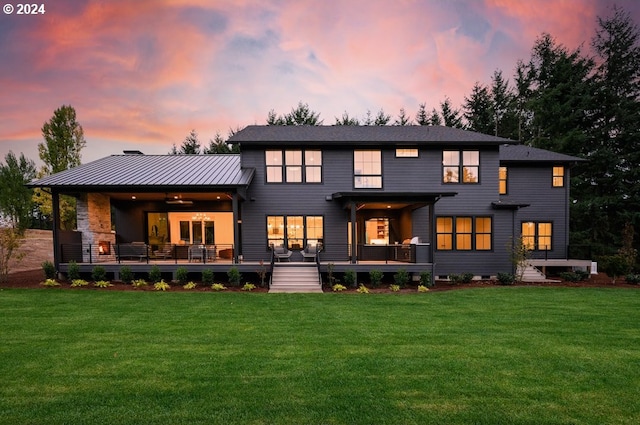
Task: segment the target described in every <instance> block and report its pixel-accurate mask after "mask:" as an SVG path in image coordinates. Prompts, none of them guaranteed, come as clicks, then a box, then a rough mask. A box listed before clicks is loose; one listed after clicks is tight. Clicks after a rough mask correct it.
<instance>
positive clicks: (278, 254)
mask: <svg viewBox="0 0 640 425" xmlns="http://www.w3.org/2000/svg"><path fill="white" fill-rule="evenodd" d="M291 254H293V251H290V250H288V249H287V248H285V247H284V246H276V247H274V248H273V256H274V257H275V258H276V260H278V261H282V260H287V261H289V259H290V258H291Z"/></svg>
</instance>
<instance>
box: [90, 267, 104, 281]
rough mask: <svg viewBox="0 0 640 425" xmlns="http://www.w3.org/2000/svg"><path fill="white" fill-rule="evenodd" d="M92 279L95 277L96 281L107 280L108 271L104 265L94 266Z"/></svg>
mask: <svg viewBox="0 0 640 425" xmlns="http://www.w3.org/2000/svg"><path fill="white" fill-rule="evenodd" d="M91 279H93V281H94V282H98V281H100V280H107V271H106V270H105V268H104V267H102V266H94V267H93V270H92V271H91Z"/></svg>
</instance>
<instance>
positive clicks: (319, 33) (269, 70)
mask: <svg viewBox="0 0 640 425" xmlns="http://www.w3.org/2000/svg"><path fill="white" fill-rule="evenodd" d="M7 3H10V4H12V5H14V6H17V1H12V0H4V1H0V4H2V5H5V4H7ZM38 3H39V4H44V6H45V10H46V12H45V14H44V15H30V16H25V15H18V14H17V11H16V10H14V12H13V13H12V14H7V13H6V9H5V10H4V12H5V13H0V155H1V158H0V160H2V161H3V160H4V156H5V155H6V153H7V152H8V151H9V150H13V151H14V152H15V153H19V152H24V154H25V155H26V156H27V157H29V158H31V159H34V160H35V161H36V162H38V163H39V159H38V154H37V145H38V143H39V142H41V141H42V135H41V130H40V129H41V127H42V124H43V123H44V122H45V121H47V120H48V119H49V118H51V116H52V114H53V111H54V110H55V109H56V108H58V107H59V106H61V105H63V104H70V105H72V106H73V107H74V108H75V109H76V111H77V114H78V120H79V121H80V123H81V124H82V126H83V127H84V131H85V137H86V140H87V146H86V148H85V149H84V150H83V152H82V156H83V162H88V161H91V160H95V159H97V158H99V157H102V156H105V155H110V154H117V153H121V152H122V150H123V149H139V150H141V151H143V152H144V153H148V154H151V153H167V152H168V151H169V149H170V148H171V145H172V143H176V144H177V145H179V144H180V143H181V142H182V140H183V139H184V137H185V136H186V135H187V134H188V133H189V131H190V130H191V129H195V130H196V131H197V133H198V135H199V139H200V141H201V142H202V144H207V143H208V141H209V139H211V138H213V136H214V135H215V133H216V132H220V133H222V134H223V135H224V136H225V137H226V135H227V132H228V130H229V129H230V128H236V127H238V126H239V127H243V126H245V125H248V124H264V123H265V119H266V116H267V113H268V112H269V110H271V109H274V110H275V111H276V112H277V113H286V112H289V111H290V110H291V108H292V107H293V106H295V105H297V103H298V102H299V101H302V102H305V103H308V104H309V106H310V107H311V108H312V109H313V110H315V111H318V112H320V114H321V118H322V119H324V124H333V123H334V122H335V117H338V116H341V115H342V113H343V112H344V111H347V112H349V114H350V115H354V116H357V117H359V118H362V117H364V116H365V114H366V112H367V110H371V111H372V113H375V112H377V111H378V110H379V109H380V108H383V109H384V110H385V112H387V113H390V114H391V115H394V116H395V115H397V113H398V111H399V109H400V108H402V107H404V108H405V109H406V111H407V112H408V113H409V114H410V115H411V116H415V112H416V110H417V108H418V105H419V104H420V103H422V102H425V103H426V104H427V107H428V108H432V107H435V106H437V105H438V104H439V103H440V102H441V101H442V100H443V99H444V98H445V96H448V97H449V98H450V99H451V101H452V103H453V104H454V105H455V106H459V105H461V104H462V102H463V100H464V96H465V95H468V94H469V93H470V91H471V88H472V86H473V84H474V83H475V82H476V81H479V82H481V83H488V82H489V81H490V77H491V74H492V73H493V71H494V70H496V69H501V70H503V72H504V74H505V76H507V77H511V75H512V74H513V69H514V66H515V64H516V61H517V60H518V59H525V60H526V59H528V58H529V57H530V51H531V47H532V45H533V42H534V41H535V39H536V38H537V37H538V36H539V35H540V34H541V33H543V32H549V33H550V34H552V35H553V36H555V37H556V39H557V40H558V41H559V42H560V43H562V44H564V45H565V46H567V47H570V48H575V47H578V46H579V45H580V44H584V46H585V47H587V48H588V46H589V40H590V39H591V36H592V34H593V32H594V29H595V27H596V17H597V16H608V15H610V10H611V9H610V8H611V6H612V4H613V3H614V1H613V0H611V1H608V0H523V1H520V0H468V1H463V0H450V1H447V0H315V1H312V0H228V1H223V0H215V1H214V0H135V1H131V0H102V1H100V0H39V2H38ZM617 4H618V5H620V6H622V7H623V8H624V9H626V10H627V11H629V12H630V13H631V14H632V16H633V17H634V19H635V21H636V22H640V2H637V1H632V0H628V1H625V0H617Z"/></svg>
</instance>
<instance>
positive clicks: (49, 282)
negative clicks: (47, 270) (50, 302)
mask: <svg viewBox="0 0 640 425" xmlns="http://www.w3.org/2000/svg"><path fill="white" fill-rule="evenodd" d="M40 285H42V286H46V287H47V288H52V287H54V286H60V283H59V282H58V281H57V280H55V279H51V278H49V279H46V280H45V281H44V282H41V283H40Z"/></svg>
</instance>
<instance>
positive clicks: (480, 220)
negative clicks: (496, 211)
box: [436, 216, 492, 251]
mask: <svg viewBox="0 0 640 425" xmlns="http://www.w3.org/2000/svg"><path fill="white" fill-rule="evenodd" d="M491 246H492V219H491V217H464V216H460V217H436V247H437V249H438V250H441V251H450V250H457V251H471V250H475V251H490V250H491V249H492V248H491Z"/></svg>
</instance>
